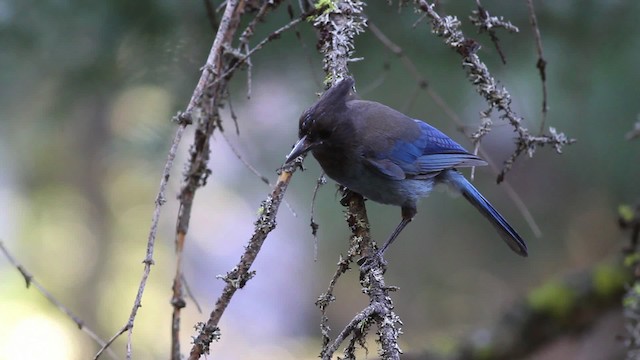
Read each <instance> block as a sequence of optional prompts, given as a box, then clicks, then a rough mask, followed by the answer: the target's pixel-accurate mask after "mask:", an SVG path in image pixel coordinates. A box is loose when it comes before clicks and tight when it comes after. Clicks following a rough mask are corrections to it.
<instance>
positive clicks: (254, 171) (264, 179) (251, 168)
mask: <svg viewBox="0 0 640 360" xmlns="http://www.w3.org/2000/svg"><path fill="white" fill-rule="evenodd" d="M220 134H222V138H223V139H224V141H225V142H226V143H227V145H229V148H230V149H231V152H233V154H234V155H235V156H236V158H237V159H238V160H240V162H241V163H242V164H243V165H244V166H245V167H246V168H247V169H248V170H249V171H250V172H251V173H252V174H253V175H255V176H256V177H257V178H258V179H260V181H262V182H263V183H265V184H267V186H269V187H272V186H273V184H271V181H269V179H268V178H267V177H266V176H264V175H263V174H262V173H260V171H258V169H256V168H255V166H253V165H251V164H250V163H249V162H248V161H247V160H246V159H245V158H244V157H243V156H242V155H241V154H240V152H239V151H238V149H236V147H235V146H234V145H233V144H232V143H231V142H230V141H229V138H227V134H226V133H225V132H224V131H221V132H220ZM284 204H285V206H286V207H287V209H289V211H290V212H291V215H293V216H294V217H297V216H298V214H297V213H296V212H295V210H293V207H292V206H291V204H289V202H288V201H286V200H284Z"/></svg>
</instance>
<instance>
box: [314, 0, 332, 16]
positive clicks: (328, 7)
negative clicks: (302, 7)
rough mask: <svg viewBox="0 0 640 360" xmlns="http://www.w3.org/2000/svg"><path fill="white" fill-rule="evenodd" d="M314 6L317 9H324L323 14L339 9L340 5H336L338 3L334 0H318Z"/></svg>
mask: <svg viewBox="0 0 640 360" xmlns="http://www.w3.org/2000/svg"><path fill="white" fill-rule="evenodd" d="M314 7H315V8H316V10H322V9H324V10H323V11H322V13H323V14H326V13H328V12H332V11H335V10H338V7H337V6H336V3H335V2H334V1H333V0H318V2H317V3H316V4H315V5H314Z"/></svg>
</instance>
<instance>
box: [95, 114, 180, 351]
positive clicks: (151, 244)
mask: <svg viewBox="0 0 640 360" xmlns="http://www.w3.org/2000/svg"><path fill="white" fill-rule="evenodd" d="M176 120H177V121H178V122H179V126H178V129H177V130H176V133H175V135H174V137H173V141H172V143H171V148H170V149H169V153H168V154H167V161H166V163H165V165H164V169H163V171H162V177H161V180H160V187H159V189H158V194H157V195H156V199H155V208H154V210H153V216H152V218H151V228H150V230H149V236H148V239H147V252H146V256H145V258H144V260H143V261H142V262H143V263H144V270H143V272H142V278H141V279H140V285H139V286H138V292H137V294H136V298H135V300H134V302H133V307H132V309H131V313H130V315H129V319H128V320H127V323H126V324H125V325H124V326H123V327H122V328H121V329H120V330H119V331H118V332H117V333H116V334H115V335H113V337H112V338H111V339H110V340H109V341H108V342H107V343H106V344H104V345H103V346H102V348H101V349H100V350H99V351H98V352H97V353H96V355H95V357H94V359H98V358H99V357H100V355H101V354H102V352H104V350H105V349H107V348H108V347H109V346H110V345H111V344H112V343H113V342H114V341H115V340H116V339H117V338H118V337H119V336H120V335H122V334H123V333H125V332H126V331H129V337H128V340H127V345H126V349H127V359H131V353H132V349H131V348H132V345H131V334H132V332H133V324H134V322H135V318H136V315H137V314H138V309H139V308H140V307H141V306H142V295H143V294H144V290H145V286H146V284H147V279H148V278H149V274H150V273H151V266H152V265H153V264H154V261H153V251H154V248H155V242H156V234H157V232H158V221H159V219H160V210H161V207H162V205H164V203H165V202H166V200H165V191H166V188H167V183H168V182H169V177H170V174H171V168H172V167H173V161H174V160H175V157H176V153H177V151H178V144H179V143H180V140H181V139H182V134H183V133H184V130H185V128H186V127H187V125H189V124H190V122H191V118H190V117H189V116H188V115H186V114H184V113H183V114H179V115H178V116H176Z"/></svg>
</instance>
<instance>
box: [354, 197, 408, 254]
mask: <svg viewBox="0 0 640 360" xmlns="http://www.w3.org/2000/svg"><path fill="white" fill-rule="evenodd" d="M417 212H418V211H417V210H416V208H415V207H407V206H403V207H402V220H401V221H400V224H398V226H396V229H395V230H393V232H392V233H391V236H390V237H389V239H388V240H387V241H386V242H385V243H384V244H383V245H382V247H381V248H380V249H379V250H378V251H376V253H375V254H374V255H373V256H371V257H370V258H369V259H367V258H362V259H360V260H359V261H358V265H361V266H362V265H363V264H366V263H369V262H370V261H372V260H380V261H382V262H383V263H384V260H383V258H382V256H383V255H384V252H385V251H386V250H387V248H388V247H389V245H391V243H393V242H394V240H395V239H396V238H397V237H398V235H400V233H401V232H402V230H403V229H404V228H405V226H407V224H409V223H410V222H411V220H413V217H414V216H415V215H416V213H417Z"/></svg>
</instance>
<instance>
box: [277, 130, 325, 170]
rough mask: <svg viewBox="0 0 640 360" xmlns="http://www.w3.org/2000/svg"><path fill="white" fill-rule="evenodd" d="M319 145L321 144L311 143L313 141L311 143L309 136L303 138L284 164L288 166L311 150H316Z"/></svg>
mask: <svg viewBox="0 0 640 360" xmlns="http://www.w3.org/2000/svg"><path fill="white" fill-rule="evenodd" d="M317 145H320V143H319V142H311V141H309V138H308V137H307V135H305V136H303V137H301V138H300V140H298V142H297V143H296V145H295V146H294V147H293V150H291V152H290V153H289V155H287V160H286V161H285V162H284V163H285V164H288V163H290V162H292V161H293V160H295V159H296V158H297V157H298V156H300V155H302V154H304V153H306V152H307V151H309V150H311V149H312V148H314V147H315V146H317Z"/></svg>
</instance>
